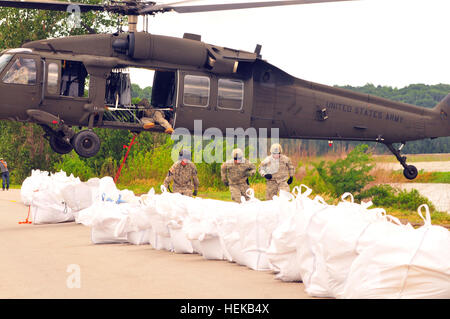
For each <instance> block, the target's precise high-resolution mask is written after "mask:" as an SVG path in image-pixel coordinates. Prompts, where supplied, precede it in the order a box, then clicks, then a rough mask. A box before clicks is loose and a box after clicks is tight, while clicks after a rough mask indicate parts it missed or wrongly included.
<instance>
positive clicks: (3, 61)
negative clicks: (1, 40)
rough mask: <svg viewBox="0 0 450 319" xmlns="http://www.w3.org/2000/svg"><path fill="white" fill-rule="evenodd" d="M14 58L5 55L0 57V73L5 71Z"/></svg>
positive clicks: (10, 55)
mask: <svg viewBox="0 0 450 319" xmlns="http://www.w3.org/2000/svg"><path fill="white" fill-rule="evenodd" d="M12 57H13V56H12V54H3V55H2V56H1V57H0V72H2V71H3V69H4V68H5V66H6V65H7V64H8V63H9V61H11V58H12Z"/></svg>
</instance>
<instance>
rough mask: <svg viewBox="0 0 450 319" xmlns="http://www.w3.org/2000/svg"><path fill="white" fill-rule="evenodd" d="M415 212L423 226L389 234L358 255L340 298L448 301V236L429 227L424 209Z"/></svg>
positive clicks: (449, 283)
mask: <svg viewBox="0 0 450 319" xmlns="http://www.w3.org/2000/svg"><path fill="white" fill-rule="evenodd" d="M422 208H424V209H425V213H426V215H425V217H423V215H422V211H421V210H422ZM418 211H419V215H420V216H421V217H422V218H423V219H424V223H425V224H424V226H422V227H420V228H418V229H409V230H407V231H401V232H398V233H392V234H391V235H390V236H389V237H387V238H386V237H385V238H381V239H380V240H379V241H377V242H376V243H375V244H374V245H372V246H370V247H367V248H365V249H364V250H362V251H361V253H360V255H358V257H357V258H356V259H355V261H354V262H353V264H352V266H351V269H350V272H349V275H348V277H347V280H346V284H345V286H344V289H343V294H342V298H358V299H368V298H376V299H379V298H395V299H399V298H407V299H412V298H414V299H415V298H417V299H424V298H446V299H448V298H450V232H449V231H448V230H447V229H445V228H444V227H441V226H434V225H431V218H430V213H429V211H428V207H427V206H426V205H421V206H420V207H419V208H418Z"/></svg>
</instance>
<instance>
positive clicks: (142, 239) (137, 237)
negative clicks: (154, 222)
mask: <svg viewBox="0 0 450 319" xmlns="http://www.w3.org/2000/svg"><path fill="white" fill-rule="evenodd" d="M150 235H151V229H150V228H148V229H144V230H138V231H131V232H128V233H127V242H129V243H130V244H133V245H146V244H150Z"/></svg>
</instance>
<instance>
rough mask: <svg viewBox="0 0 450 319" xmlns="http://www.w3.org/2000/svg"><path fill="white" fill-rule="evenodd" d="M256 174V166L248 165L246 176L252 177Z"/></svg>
mask: <svg viewBox="0 0 450 319" xmlns="http://www.w3.org/2000/svg"><path fill="white" fill-rule="evenodd" d="M255 173H256V166H255V164H253V163H248V167H247V176H252V175H254V174H255Z"/></svg>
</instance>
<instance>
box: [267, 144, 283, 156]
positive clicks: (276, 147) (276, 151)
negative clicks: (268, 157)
mask: <svg viewBox="0 0 450 319" xmlns="http://www.w3.org/2000/svg"><path fill="white" fill-rule="evenodd" d="M281 152H283V148H282V147H281V145H280V144H278V143H276V144H272V146H271V147H270V153H271V154H281Z"/></svg>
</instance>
